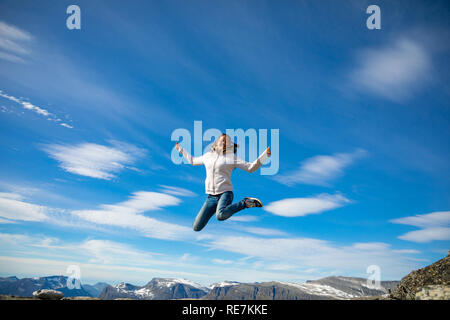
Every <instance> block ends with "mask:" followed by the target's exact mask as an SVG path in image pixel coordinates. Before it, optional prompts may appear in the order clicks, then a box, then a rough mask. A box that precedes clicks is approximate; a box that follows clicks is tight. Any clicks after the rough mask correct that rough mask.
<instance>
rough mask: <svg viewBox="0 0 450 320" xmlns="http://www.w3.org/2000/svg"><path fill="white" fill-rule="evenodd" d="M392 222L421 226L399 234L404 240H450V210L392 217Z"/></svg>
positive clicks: (423, 241)
mask: <svg viewBox="0 0 450 320" xmlns="http://www.w3.org/2000/svg"><path fill="white" fill-rule="evenodd" d="M390 222H392V223H397V224H405V225H410V226H414V227H419V228H421V229H420V230H415V231H410V232H407V233H405V234H403V235H401V236H399V239H402V240H407V241H413V242H420V243H425V242H431V241H434V240H450V211H437V212H431V213H428V214H421V215H415V216H410V217H404V218H398V219H392V220H390Z"/></svg>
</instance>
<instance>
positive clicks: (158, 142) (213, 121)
mask: <svg viewBox="0 0 450 320" xmlns="http://www.w3.org/2000/svg"><path fill="white" fill-rule="evenodd" d="M71 4H73V3H72V2H69V1H48V2H46V3H45V4H42V3H37V2H35V1H21V2H17V1H2V2H1V3H0V90H1V92H0V111H1V112H0V122H1V123H0V126H1V140H0V150H1V161H0V170H1V178H0V275H1V276H10V275H16V276H19V277H29V276H44V275H54V274H66V270H67V267H68V266H69V265H72V264H75V265H79V266H80V268H81V280H82V282H85V283H92V282H96V281H107V282H109V283H118V282H121V281H126V282H130V283H134V284H145V283H146V282H148V281H149V280H150V279H151V278H153V277H182V278H188V279H190V280H194V281H197V282H199V283H201V284H204V285H207V284H211V283H213V282H217V281H223V280H236V281H243V282H253V281H268V280H279V281H300V282H301V281H305V280H308V279H317V278H321V277H325V276H330V275H345V276H360V277H367V276H368V274H367V273H366V270H367V267H368V266H370V265H378V266H379V267H380V272H381V278H382V279H383V280H391V279H400V278H401V277H403V276H404V275H406V274H407V273H408V272H410V271H411V270H413V269H417V268H419V267H423V266H426V265H428V264H430V263H432V262H433V261H435V260H438V259H440V258H442V257H443V256H445V255H446V254H447V251H448V249H449V243H450V242H449V241H450V228H449V222H450V196H449V195H450V193H449V191H448V190H450V188H449V187H450V182H449V178H450V171H449V168H448V160H447V159H448V158H449V155H450V149H449V143H448V141H449V134H450V131H449V128H450V126H449V123H450V110H449V103H448V101H449V98H450V97H449V95H450V87H449V85H448V83H449V74H450V73H449V62H448V55H449V49H450V48H449V46H448V41H446V40H447V39H448V37H449V30H450V29H449V21H450V19H449V15H450V13H449V7H448V4H447V3H446V1H434V2H433V3H432V4H430V3H426V2H424V1H396V2H395V3H392V2H391V1H376V2H374V3H372V2H369V1H320V2H318V1H283V3H279V2H276V1H258V2H256V1H190V2H189V3H187V2H186V1H134V2H131V3H127V4H126V5H124V3H123V1H107V2H106V1H104V2H101V1H95V2H92V1H77V3H76V4H77V5H79V7H80V8H81V30H68V29H67V27H66V18H67V17H68V15H67V14H66V8H67V7H68V6H69V5H71ZM370 4H377V5H379V6H380V8H381V30H369V29H367V27H366V19H367V17H368V16H369V15H368V14H366V8H367V7H368V6H369V5H370ZM194 121H202V126H203V130H204V131H205V130H206V129H208V128H218V129H219V130H222V131H225V129H227V128H231V129H237V128H243V129H244V130H246V129H250V128H253V129H255V130H259V129H268V130H270V129H279V155H278V157H279V163H280V168H279V172H278V174H277V175H274V176H267V175H261V174H260V171H258V172H255V173H252V174H249V173H247V172H244V171H235V172H234V173H233V175H232V181H233V185H234V196H235V199H236V200H239V199H241V198H243V197H244V196H255V197H258V198H260V199H261V200H262V201H263V203H264V204H265V207H264V208H262V209H261V208H256V209H248V210H245V211H242V212H239V213H238V214H236V215H235V216H234V217H233V218H231V219H230V220H227V221H224V222H220V221H217V220H216V219H211V221H210V223H209V224H208V225H207V226H206V228H205V229H204V230H202V231H201V232H199V233H196V232H194V231H192V228H191V226H192V221H193V219H194V218H195V216H196V214H197V212H198V210H199V209H200V208H201V206H202V204H203V202H204V200H205V194H204V183H203V180H204V178H205V170H204V168H202V167H191V166H188V165H175V164H174V163H172V161H171V158H170V155H171V152H172V149H173V147H174V142H173V141H171V139H170V137H171V134H172V132H173V131H174V130H176V129H177V128H186V129H187V130H189V131H191V132H192V131H193V126H194ZM205 145H206V144H205ZM246 160H249V159H246Z"/></svg>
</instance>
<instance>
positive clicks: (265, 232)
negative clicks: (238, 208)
mask: <svg viewBox="0 0 450 320" xmlns="http://www.w3.org/2000/svg"><path fill="white" fill-rule="evenodd" d="M242 230H244V231H245V232H248V233H253V234H257V235H261V236H286V235H287V233H286V232H284V231H281V230H277V229H271V228H260V227H244V228H242Z"/></svg>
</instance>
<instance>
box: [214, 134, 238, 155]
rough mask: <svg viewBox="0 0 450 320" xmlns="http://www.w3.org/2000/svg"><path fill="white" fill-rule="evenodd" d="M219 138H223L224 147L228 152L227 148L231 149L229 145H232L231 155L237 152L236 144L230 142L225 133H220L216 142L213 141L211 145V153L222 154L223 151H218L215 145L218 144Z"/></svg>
mask: <svg viewBox="0 0 450 320" xmlns="http://www.w3.org/2000/svg"><path fill="white" fill-rule="evenodd" d="M221 137H225V146H226V149H227V150H228V149H229V148H231V147H230V145H232V146H233V153H236V152H237V148H239V145H238V144H237V143H234V142H233V141H232V140H231V138H230V136H229V135H227V134H226V133H222V134H221V135H220V136H218V137H217V139H216V140H215V141H214V143H213V144H212V145H211V150H212V151H216V152H219V153H223V150H218V146H217V143H218V142H219V139H220V138H221Z"/></svg>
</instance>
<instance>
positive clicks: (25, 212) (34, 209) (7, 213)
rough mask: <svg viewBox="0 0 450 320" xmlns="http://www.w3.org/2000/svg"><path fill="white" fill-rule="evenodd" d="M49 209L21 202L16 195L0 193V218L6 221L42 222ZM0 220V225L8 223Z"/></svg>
mask: <svg viewBox="0 0 450 320" xmlns="http://www.w3.org/2000/svg"><path fill="white" fill-rule="evenodd" d="M48 211H49V208H47V207H45V206H40V205H36V204H32V203H28V202H25V201H22V198H21V197H20V195H18V194H12V193H0V217H2V218H6V219H8V220H21V221H44V220H46V219H47V213H48ZM8 220H4V219H2V220H0V223H5V221H6V223H10V222H8Z"/></svg>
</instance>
